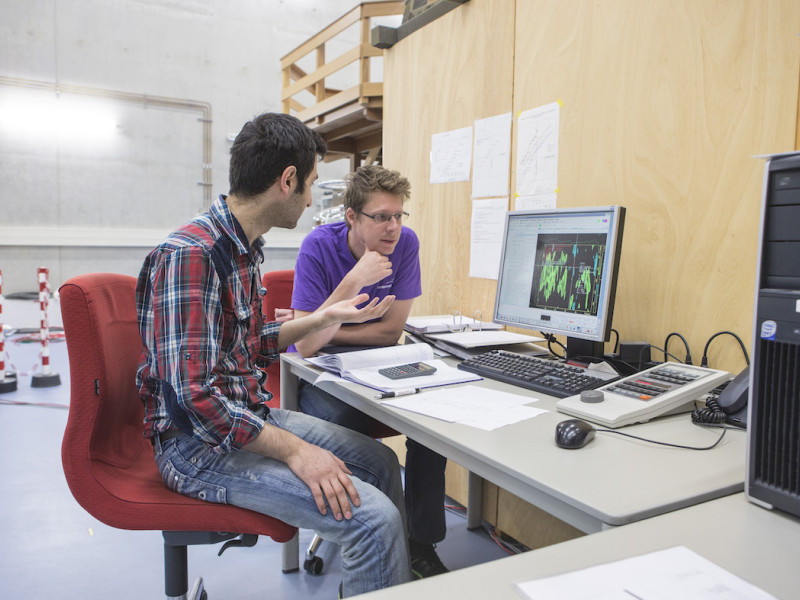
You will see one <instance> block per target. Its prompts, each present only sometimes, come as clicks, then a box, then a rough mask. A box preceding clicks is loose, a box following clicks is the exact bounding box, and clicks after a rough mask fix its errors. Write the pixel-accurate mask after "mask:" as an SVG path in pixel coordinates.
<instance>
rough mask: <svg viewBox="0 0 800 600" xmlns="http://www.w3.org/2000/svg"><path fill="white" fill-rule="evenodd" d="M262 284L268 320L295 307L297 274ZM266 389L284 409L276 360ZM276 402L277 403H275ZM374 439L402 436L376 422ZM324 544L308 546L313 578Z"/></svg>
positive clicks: (317, 540) (277, 274)
mask: <svg viewBox="0 0 800 600" xmlns="http://www.w3.org/2000/svg"><path fill="white" fill-rule="evenodd" d="M261 283H262V284H263V285H264V287H265V288H267V293H266V295H265V296H264V301H263V303H262V305H261V306H262V309H263V311H264V314H265V315H266V317H267V319H268V320H270V321H272V320H274V319H275V309H276V308H290V307H291V306H292V290H293V289H294V270H293V269H288V270H285V271H269V272H267V273H264V275H263V276H262V277H261ZM264 387H266V388H267V389H268V390H269V391H270V392H272V395H273V400H272V401H271V402H270V405H271V406H273V405H274V406H280V399H281V370H280V361H277V360H276V361H275V362H273V363H272V364H271V365H270V366H269V367H268V368H267V383H266V385H265V386H264ZM276 400H277V403H276V402H275V401H276ZM370 435H371V436H372V437H374V438H385V437H391V436H393V435H398V433H397V432H396V431H395V430H394V429H392V428H391V427H387V426H386V425H384V424H383V423H379V422H377V421H376V422H375V423H374V426H373V428H372V431H370ZM320 544H322V538H321V537H320V536H319V535H314V538H313V539H312V540H311V543H310V544H309V546H308V550H306V556H305V559H304V561H303V568H304V569H305V570H306V571H308V572H309V573H311V574H313V575H319V574H320V573H321V572H322V567H323V561H322V558H321V557H320V556H317V550H318V549H319V546H320Z"/></svg>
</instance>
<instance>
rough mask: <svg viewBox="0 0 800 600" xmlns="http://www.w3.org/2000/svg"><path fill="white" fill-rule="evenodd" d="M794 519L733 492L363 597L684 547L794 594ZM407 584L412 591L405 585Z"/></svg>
mask: <svg viewBox="0 0 800 600" xmlns="http://www.w3.org/2000/svg"><path fill="white" fill-rule="evenodd" d="M798 543H800V519H798V518H796V517H792V516H790V515H787V514H785V513H780V512H777V511H769V510H766V509H763V508H760V507H758V506H756V505H754V504H751V503H750V502H748V501H747V500H746V499H745V497H744V494H735V495H732V496H727V497H725V498H720V499H717V500H713V501H711V502H706V503H703V504H699V505H697V506H692V507H690V508H686V509H684V510H680V511H677V512H673V513H669V514H666V515H663V516H660V517H655V518H653V519H647V520H644V521H640V522H638V523H633V524H631V525H628V526H627V527H619V528H616V529H613V530H609V531H604V532H602V533H598V534H597V535H589V536H584V537H582V538H577V539H574V540H570V541H567V542H562V543H560V544H555V545H553V546H548V547H546V548H540V549H539V550H533V551H531V552H526V553H524V554H518V555H516V556H513V557H509V558H503V559H501V560H495V561H492V562H488V563H484V564H482V565H476V566H474V567H470V568H468V569H462V570H460V571H453V572H451V573H446V574H444V575H439V576H437V577H431V578H429V579H423V580H420V581H416V582H413V584H405V585H401V586H397V587H393V588H388V589H385V590H381V591H378V592H373V593H371V594H366V595H365V596H364V598H374V600H379V599H380V600H392V599H394V598H397V599H398V600H400V599H405V598H408V597H409V592H410V593H412V594H413V596H414V598H416V599H417V600H424V599H427V598H431V599H434V598H437V599H438V598H456V597H457V598H463V599H466V600H469V599H471V598H495V599H502V598H509V600H510V599H512V598H513V599H515V600H519V599H520V598H521V596H520V595H519V593H518V592H517V591H516V590H515V587H514V585H513V584H514V583H517V582H523V581H530V580H532V579H538V578H541V577H548V576H551V575H558V574H561V573H566V572H569V571H573V570H576V569H584V568H586V567H591V566H594V565H598V564H602V563H607V562H613V561H616V560H621V559H624V558H630V557H633V556H637V555H640V554H645V553H647V552H653V551H656V550H663V549H665V548H671V547H673V546H686V547H687V548H689V549H690V550H692V551H693V552H696V553H697V554H699V555H701V556H703V557H705V558H707V559H708V560H710V561H712V562H714V563H716V564H717V565H718V566H720V567H722V568H723V569H727V570H728V571H730V572H731V573H734V574H735V575H738V576H739V577H741V578H742V579H745V580H747V581H749V582H750V583H752V584H753V585H756V586H758V587H760V588H761V589H763V590H764V591H766V592H768V593H770V594H772V595H774V596H776V597H777V598H781V599H785V600H790V599H794V598H797V590H798V589H800V571H798V569H797V548H798ZM407 585H413V586H414V588H413V590H411V589H409V588H408V587H406V586H407Z"/></svg>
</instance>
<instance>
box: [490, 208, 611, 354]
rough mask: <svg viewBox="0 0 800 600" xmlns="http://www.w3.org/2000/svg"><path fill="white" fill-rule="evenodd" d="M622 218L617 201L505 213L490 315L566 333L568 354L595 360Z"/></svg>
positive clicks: (607, 330) (606, 330) (607, 325)
mask: <svg viewBox="0 0 800 600" xmlns="http://www.w3.org/2000/svg"><path fill="white" fill-rule="evenodd" d="M624 223H625V208H624V207H622V206H602V207H591V208H567V209H553V210H545V211H541V210H521V211H513V212H509V213H507V215H506V222H505V233H504V236H503V250H502V255H501V261H500V275H499V278H498V280H497V297H496V299H495V304H494V321H495V322H496V323H501V324H504V325H509V326H513V327H520V328H523V329H531V330H534V331H540V332H542V333H547V334H559V335H564V336H567V344H566V346H567V358H572V357H576V356H587V357H596V358H602V357H603V352H604V346H603V342H606V341H608V340H609V337H610V334H611V317H612V315H613V312H614V296H615V294H616V288H617V274H618V272H619V259H620V249H621V248H622V231H623V226H624Z"/></svg>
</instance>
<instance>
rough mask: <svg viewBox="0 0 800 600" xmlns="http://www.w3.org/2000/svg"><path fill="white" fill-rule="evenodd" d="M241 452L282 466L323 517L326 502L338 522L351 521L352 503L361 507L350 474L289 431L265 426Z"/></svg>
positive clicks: (334, 459) (324, 452) (336, 460)
mask: <svg viewBox="0 0 800 600" xmlns="http://www.w3.org/2000/svg"><path fill="white" fill-rule="evenodd" d="M243 449H244V450H247V451H248V452H255V453H257V454H261V455H263V456H268V457H270V458H276V459H278V460H280V461H282V462H285V463H286V465H287V466H288V467H289V468H290V469H291V470H292V472H293V473H294V474H295V475H297V476H298V477H299V478H300V479H301V480H302V482H303V483H305V484H306V485H307V486H308V489H310V490H311V494H312V495H313V496H314V501H315V502H316V503H317V509H318V510H319V512H320V513H322V514H323V515H325V514H327V513H328V508H327V506H325V502H326V501H327V503H328V506H330V507H331V511H332V512H333V517H334V518H335V519H336V520H337V521H341V520H342V517H344V518H345V519H350V518H352V516H353V513H352V511H351V509H350V502H351V501H352V503H353V505H354V506H360V504H361V499H360V498H359V497H358V492H357V491H356V488H355V486H354V485H353V482H352V481H351V480H350V475H352V472H351V471H350V470H349V469H348V468H347V466H346V465H345V464H344V462H343V461H342V460H340V459H339V458H337V457H336V456H334V454H333V453H332V452H330V451H328V450H324V449H322V448H320V447H319V446H315V445H313V444H309V443H308V442H306V441H304V440H301V439H300V438H299V437H297V436H295V435H294V434H292V433H289V432H288V431H284V430H283V429H280V428H278V427H275V426H274V425H270V424H266V425H264V428H263V429H262V430H261V433H259V434H258V437H257V438H256V439H255V440H253V441H252V442H250V443H249V444H247V445H246V446H244V447H243Z"/></svg>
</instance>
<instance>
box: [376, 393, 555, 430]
mask: <svg viewBox="0 0 800 600" xmlns="http://www.w3.org/2000/svg"><path fill="white" fill-rule="evenodd" d="M535 401H536V399H535V398H531V397H530V396H520V395H518V394H510V393H508V392H500V391H497V390H491V389H488V388H484V387H478V386H475V385H464V386H461V387H458V388H443V389H439V390H433V391H428V392H423V393H421V394H414V395H412V396H401V397H399V398H391V399H389V400H384V401H383V402H382V404H384V405H386V406H393V407H395V408H400V409H403V410H408V411H411V412H415V413H419V414H423V415H427V416H429V417H433V418H435V419H441V420H442V421H448V422H449V423H461V424H462V425H470V426H471V427H478V428H479V429H485V430H486V431H491V430H492V429H497V428H498V427H502V426H504V425H511V424H512V423H517V422H519V421H523V420H525V419H530V418H532V417H536V416H539V415H540V414H542V413H545V412H547V411H546V410H542V409H540V408H533V407H532V406H524V405H525V404H529V403H530V402H535Z"/></svg>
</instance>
